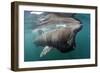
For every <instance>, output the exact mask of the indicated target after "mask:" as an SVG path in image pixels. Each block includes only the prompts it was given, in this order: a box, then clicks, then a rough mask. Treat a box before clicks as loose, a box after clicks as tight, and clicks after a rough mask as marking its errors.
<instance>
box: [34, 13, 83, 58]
mask: <svg viewBox="0 0 100 73" xmlns="http://www.w3.org/2000/svg"><path fill="white" fill-rule="evenodd" d="M62 15H63V14H60V15H59V14H55V13H49V14H47V15H45V16H42V15H41V17H40V18H39V27H38V28H37V29H39V30H38V32H39V34H40V35H39V36H38V37H37V38H36V40H35V41H34V44H36V45H37V46H42V47H44V49H43V51H42V52H41V54H40V57H42V56H44V55H46V53H48V52H49V51H50V50H51V49H52V48H56V49H57V50H59V51H60V52H62V53H66V52H70V51H72V50H74V48H75V47H76V43H75V37H76V34H77V33H78V32H79V31H80V30H81V29H82V24H80V21H78V20H76V19H74V18H72V17H69V16H68V17H67V16H64V15H63V16H62ZM70 16H71V15H70ZM49 26H54V29H52V30H50V31H48V32H44V29H48V28H49ZM40 31H41V32H40Z"/></svg>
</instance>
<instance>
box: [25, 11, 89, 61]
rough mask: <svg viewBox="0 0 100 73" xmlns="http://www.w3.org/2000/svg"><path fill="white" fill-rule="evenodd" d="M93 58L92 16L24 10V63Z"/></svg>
mask: <svg viewBox="0 0 100 73" xmlns="http://www.w3.org/2000/svg"><path fill="white" fill-rule="evenodd" d="M88 58H90V14H87V13H61V12H41V11H40V12H39V11H27V10H25V11H24V61H25V62H30V61H50V60H73V59H88Z"/></svg>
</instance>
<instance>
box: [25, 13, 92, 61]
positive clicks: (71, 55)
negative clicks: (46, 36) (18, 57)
mask: <svg viewBox="0 0 100 73" xmlns="http://www.w3.org/2000/svg"><path fill="white" fill-rule="evenodd" d="M75 18H77V19H78V20H80V21H81V23H82V25H83V28H82V30H81V31H80V32H78V34H77V36H76V48H75V50H73V51H71V52H68V53H61V52H59V51H58V50H57V49H52V50H51V51H50V52H49V53H47V54H46V55H45V56H43V57H40V53H41V52H42V50H43V47H39V46H36V45H35V44H34V43H33V41H34V39H36V37H38V36H39V35H38V33H32V30H33V29H35V28H36V27H37V15H35V14H33V15H31V14H30V11H24V61H26V62H27V61H44V60H64V59H68V60H69V59H87V58H90V14H82V13H80V14H79V13H78V14H76V15H75Z"/></svg>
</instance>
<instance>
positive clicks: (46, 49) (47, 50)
mask: <svg viewBox="0 0 100 73" xmlns="http://www.w3.org/2000/svg"><path fill="white" fill-rule="evenodd" d="M51 49H52V48H51V47H49V46H45V47H44V49H43V51H42V52H41V54H40V57H43V56H44V55H46V54H47V53H48V52H49V51H50V50H51Z"/></svg>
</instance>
